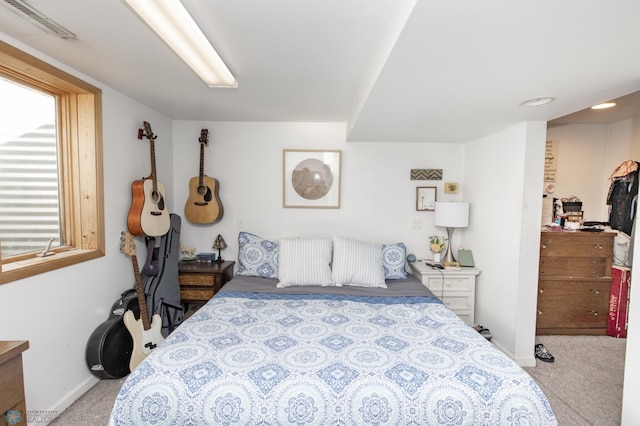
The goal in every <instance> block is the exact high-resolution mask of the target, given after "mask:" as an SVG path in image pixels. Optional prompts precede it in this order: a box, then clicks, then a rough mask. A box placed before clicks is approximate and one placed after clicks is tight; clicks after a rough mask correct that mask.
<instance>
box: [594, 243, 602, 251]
mask: <svg viewBox="0 0 640 426" xmlns="http://www.w3.org/2000/svg"><path fill="white" fill-rule="evenodd" d="M593 247H594V248H595V249H597V250H602V245H600V244H594V245H593Z"/></svg>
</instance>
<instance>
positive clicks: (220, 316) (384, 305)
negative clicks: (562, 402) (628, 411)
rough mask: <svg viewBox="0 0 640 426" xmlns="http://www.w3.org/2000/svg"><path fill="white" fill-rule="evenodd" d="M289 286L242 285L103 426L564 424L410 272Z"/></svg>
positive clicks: (185, 331)
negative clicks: (367, 280) (358, 281)
mask: <svg viewBox="0 0 640 426" xmlns="http://www.w3.org/2000/svg"><path fill="white" fill-rule="evenodd" d="M281 256H282V252H281ZM281 260H282V257H281ZM332 260H333V262H334V263H333V266H336V261H337V258H336V256H335V253H334V255H333V259H332ZM350 268H351V270H353V269H354V267H353V265H352V266H350ZM356 269H357V268H356ZM280 272H282V269H281V270H280ZM281 281H282V277H279V278H264V277H255V276H236V277H234V278H233V279H232V280H231V281H230V282H228V283H227V284H226V285H225V286H224V287H223V289H222V290H221V291H220V292H219V293H218V294H216V296H215V297H214V298H213V299H211V300H210V301H209V302H208V303H207V304H206V305H204V306H203V307H202V308H200V309H199V310H198V311H197V312H196V313H195V314H193V315H192V316H191V317H190V318H188V319H187V320H186V321H185V322H184V323H183V324H181V325H180V327H178V328H177V329H176V330H175V331H174V332H173V333H172V334H170V335H169V336H168V337H167V338H166V340H164V342H163V343H162V344H161V345H159V346H158V348H156V349H155V350H154V351H153V352H151V354H150V355H149V356H148V357H147V358H146V359H145V360H144V361H143V362H142V363H141V364H140V365H139V366H138V367H137V368H136V369H135V370H134V371H133V372H132V373H131V374H130V375H129V376H128V377H127V379H126V380H125V382H124V383H123V386H122V388H121V390H120V392H119V394H118V396H117V399H116V402H115V404H114V408H113V411H112V413H111V417H110V420H109V424H110V425H131V424H136V425H137V424H150V425H176V424H179V425H207V424H212V425H213V424H215V425H236V424H237V425H240V424H242V425H280V424H293V425H307V424H317V425H351V424H368V425H383V424H388V425H424V424H447V425H467V424H512V425H515V424H518V425H524V424H526V425H555V424H557V422H556V419H555V416H554V413H553V411H552V409H551V407H550V405H549V402H548V400H547V399H546V397H545V395H544V394H543V393H542V391H541V390H540V388H539V387H538V385H537V384H536V383H535V382H534V380H533V379H532V378H531V377H530V376H529V375H528V374H527V373H526V372H525V371H524V370H523V369H522V368H520V367H519V366H518V365H517V364H516V363H515V362H513V361H512V360H511V359H510V358H509V357H508V356H506V355H505V354H503V353H502V352H501V351H500V350H498V349H497V348H496V347H495V346H494V345H493V344H492V343H490V342H489V341H487V340H486V339H485V338H483V337H482V336H481V335H480V334H479V333H477V332H476V331H475V330H474V329H472V328H471V327H469V326H467V325H466V324H465V323H464V322H463V321H462V320H461V319H459V318H458V317H456V315H455V314H454V313H453V312H452V311H451V310H450V309H448V308H447V307H446V306H445V305H444V304H442V303H441V302H440V300H439V299H438V298H437V297H435V296H434V295H433V294H432V293H431V292H430V291H429V290H428V289H427V288H426V287H424V286H423V285H422V284H421V283H420V281H418V280H417V279H415V278H412V277H411V276H410V275H407V276H406V277H404V278H402V279H385V280H384V285H383V286H376V287H365V286H350V285H343V286H335V285H334V286H321V285H305V284H300V285H293V286H282V285H281ZM334 283H335V282H334Z"/></svg>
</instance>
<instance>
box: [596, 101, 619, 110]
mask: <svg viewBox="0 0 640 426" xmlns="http://www.w3.org/2000/svg"><path fill="white" fill-rule="evenodd" d="M614 106H616V103H615V102H605V103H603V104H598V105H594V106H592V107H591V109H607V108H613V107H614Z"/></svg>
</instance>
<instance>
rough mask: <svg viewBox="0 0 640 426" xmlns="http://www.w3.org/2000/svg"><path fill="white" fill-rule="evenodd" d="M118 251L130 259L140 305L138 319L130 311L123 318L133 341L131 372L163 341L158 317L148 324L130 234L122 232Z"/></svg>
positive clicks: (133, 243) (160, 322) (145, 301)
mask: <svg viewBox="0 0 640 426" xmlns="http://www.w3.org/2000/svg"><path fill="white" fill-rule="evenodd" d="M120 251H121V252H123V253H125V254H127V255H128V256H129V257H130V258H131V263H132V265H133V273H134V275H135V278H136V293H138V304H139V305H140V319H136V317H135V315H134V314H133V311H131V310H129V311H127V312H125V313H124V316H123V321H124V325H125V327H127V330H129V334H131V338H132V339H133V350H132V351H131V360H130V361H129V370H131V371H133V370H134V369H135V368H136V367H137V366H138V364H140V363H141V362H142V360H144V359H145V358H146V357H147V355H149V354H150V353H151V351H152V350H154V349H155V348H156V346H158V345H159V344H160V343H161V342H162V341H163V340H164V337H163V336H162V318H160V315H158V314H155V315H154V316H153V318H152V321H151V324H149V313H148V312H147V299H146V297H145V295H144V288H143V287H142V279H141V278H140V271H139V269H138V260H137V258H136V243H135V241H134V240H133V235H132V234H131V233H130V232H122V237H121V243H120Z"/></svg>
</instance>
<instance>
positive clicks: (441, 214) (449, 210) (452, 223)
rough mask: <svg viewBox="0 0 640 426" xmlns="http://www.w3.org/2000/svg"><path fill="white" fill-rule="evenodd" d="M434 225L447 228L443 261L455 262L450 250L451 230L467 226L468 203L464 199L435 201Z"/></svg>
mask: <svg viewBox="0 0 640 426" xmlns="http://www.w3.org/2000/svg"><path fill="white" fill-rule="evenodd" d="M433 224H434V225H435V226H442V227H444V228H447V239H448V242H447V252H446V253H445V255H444V259H443V261H444V262H455V261H456V260H455V257H454V256H453V251H452V250H451V244H452V241H453V240H452V239H451V238H452V236H453V231H454V229H456V228H466V227H467V226H469V203H468V202H466V201H436V210H435V214H434V218H433Z"/></svg>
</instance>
